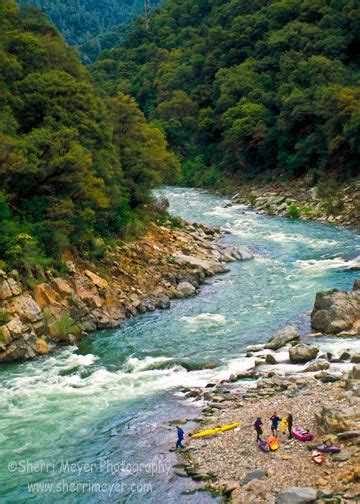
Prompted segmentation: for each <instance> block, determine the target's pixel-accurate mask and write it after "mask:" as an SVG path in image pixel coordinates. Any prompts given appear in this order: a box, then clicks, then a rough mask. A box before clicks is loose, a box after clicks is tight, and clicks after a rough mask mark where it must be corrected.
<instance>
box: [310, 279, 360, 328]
mask: <svg viewBox="0 0 360 504" xmlns="http://www.w3.org/2000/svg"><path fill="white" fill-rule="evenodd" d="M311 325H312V328H313V329H314V330H315V331H319V332H321V333H324V334H339V335H343V336H348V335H351V336H358V335H359V334H360V289H359V282H358V281H356V282H355V284H354V287H353V290H352V291H349V292H340V291H336V290H335V291H330V292H319V293H317V294H316V299H315V305H314V309H313V311H312V313H311Z"/></svg>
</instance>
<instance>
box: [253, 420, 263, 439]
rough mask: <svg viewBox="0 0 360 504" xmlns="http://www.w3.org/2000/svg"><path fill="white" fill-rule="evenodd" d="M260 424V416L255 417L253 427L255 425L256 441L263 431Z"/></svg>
mask: <svg viewBox="0 0 360 504" xmlns="http://www.w3.org/2000/svg"><path fill="white" fill-rule="evenodd" d="M262 424H263V423H262V421H261V417H257V418H256V420H255V422H254V427H255V430H256V434H257V436H256V441H258V440H259V439H261V435H262V433H263V431H262V428H261V426H262Z"/></svg>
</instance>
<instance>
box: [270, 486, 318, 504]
mask: <svg viewBox="0 0 360 504" xmlns="http://www.w3.org/2000/svg"><path fill="white" fill-rule="evenodd" d="M316 497H317V492H316V490H315V489H314V488H310V487H288V488H284V489H283V490H281V491H280V492H279V493H278V494H277V496H276V500H275V503H276V504H306V503H311V502H315V501H316Z"/></svg>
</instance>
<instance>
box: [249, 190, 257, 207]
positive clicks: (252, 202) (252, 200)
mask: <svg viewBox="0 0 360 504" xmlns="http://www.w3.org/2000/svg"><path fill="white" fill-rule="evenodd" d="M256 199H257V195H256V194H255V193H250V194H249V203H250V205H251V206H252V207H254V206H255V204H256Z"/></svg>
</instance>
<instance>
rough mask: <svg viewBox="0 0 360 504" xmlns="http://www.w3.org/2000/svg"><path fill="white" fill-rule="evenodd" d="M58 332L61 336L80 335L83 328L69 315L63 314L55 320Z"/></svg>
mask: <svg viewBox="0 0 360 504" xmlns="http://www.w3.org/2000/svg"><path fill="white" fill-rule="evenodd" d="M55 329H56V333H57V335H58V336H60V337H65V336H68V335H69V334H74V335H75V336H78V335H79V334H81V332H82V329H81V326H80V325H79V324H76V323H75V322H74V320H73V319H72V318H71V317H70V316H69V315H63V316H62V317H60V318H59V319H58V320H57V321H56V322H55Z"/></svg>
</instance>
